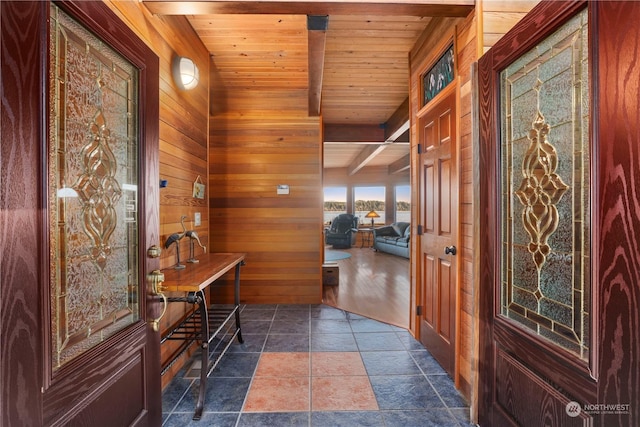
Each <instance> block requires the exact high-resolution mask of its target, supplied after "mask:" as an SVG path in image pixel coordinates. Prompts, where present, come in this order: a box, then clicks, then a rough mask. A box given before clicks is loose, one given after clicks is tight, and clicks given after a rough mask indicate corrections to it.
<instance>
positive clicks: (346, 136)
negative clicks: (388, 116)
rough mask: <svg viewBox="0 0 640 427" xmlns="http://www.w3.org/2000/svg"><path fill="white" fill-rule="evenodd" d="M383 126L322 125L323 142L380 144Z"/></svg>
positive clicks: (382, 140) (382, 139)
mask: <svg viewBox="0 0 640 427" xmlns="http://www.w3.org/2000/svg"><path fill="white" fill-rule="evenodd" d="M384 141H385V138H384V128H382V127H381V126H379V125H343V124H328V123H325V125H324V143H325V144H382V143H383V142H384Z"/></svg>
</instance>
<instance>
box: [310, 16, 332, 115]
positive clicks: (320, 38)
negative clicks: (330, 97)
mask: <svg viewBox="0 0 640 427" xmlns="http://www.w3.org/2000/svg"><path fill="white" fill-rule="evenodd" d="M328 25H329V17H328V16H326V15H322V16H318V15H307V34H308V42H307V43H308V46H309V48H308V50H309V60H308V61H309V116H310V117H317V116H319V115H320V105H321V102H322V75H323V73H324V52H325V40H326V38H327V27H328Z"/></svg>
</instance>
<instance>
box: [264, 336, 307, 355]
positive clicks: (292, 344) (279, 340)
mask: <svg viewBox="0 0 640 427" xmlns="http://www.w3.org/2000/svg"><path fill="white" fill-rule="evenodd" d="M264 351H268V352H283V351H284V352H298V351H309V335H303V334H274V335H269V336H268V337H267V342H266V344H265V345H264Z"/></svg>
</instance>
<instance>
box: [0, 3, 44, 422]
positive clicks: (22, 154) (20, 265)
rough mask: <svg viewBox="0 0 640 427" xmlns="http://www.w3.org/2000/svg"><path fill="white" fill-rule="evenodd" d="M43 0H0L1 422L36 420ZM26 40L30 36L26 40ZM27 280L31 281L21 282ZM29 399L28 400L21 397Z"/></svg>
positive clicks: (39, 419)
mask: <svg viewBox="0 0 640 427" xmlns="http://www.w3.org/2000/svg"><path fill="white" fill-rule="evenodd" d="M47 8H48V5H47V4H46V3H41V2H32V3H26V2H1V3H0V18H1V26H0V31H1V37H0V49H1V55H0V65H1V71H0V72H1V73H2V80H1V81H0V85H1V88H2V90H1V94H2V95H1V96H2V99H1V103H0V109H1V112H2V126H1V128H0V131H1V136H2V137H1V139H2V143H1V144H0V228H1V232H0V251H1V253H2V257H1V258H0V283H1V286H0V295H1V299H0V337H2V345H0V359H1V360H2V367H1V368H0V390H1V391H0V425H2V426H12V425H42V394H41V392H40V387H41V384H42V376H43V366H42V360H41V353H42V346H41V341H42V338H43V337H42V336H41V335H40V334H38V333H37V332H36V331H42V322H43V320H42V317H41V315H40V312H39V310H40V308H39V304H40V301H39V289H38V286H37V283H38V278H39V275H40V272H39V268H40V267H39V266H40V265H41V261H42V257H43V256H44V255H45V254H44V253H43V252H42V251H41V250H40V247H39V242H41V241H42V239H43V236H42V230H41V220H42V218H41V216H40V209H41V207H42V201H41V200H40V191H42V186H41V173H40V163H39V161H38V159H39V156H40V144H39V142H40V141H42V137H43V132H44V129H43V128H42V123H41V111H40V104H39V102H38V100H39V99H40V98H41V86H40V85H41V82H43V81H45V77H44V75H43V69H42V68H40V67H35V66H34V64H38V63H40V61H41V59H40V55H41V52H44V51H46V47H45V46H42V42H46V41H45V40H42V38H41V37H40V31H41V25H42V24H43V22H44V20H45V19H46V18H45V17H46V16H48V9H47ZM27 41H28V42H27ZM28 284H32V285H31V286H26V285H28ZM26 402H29V405H26V404H25V403H26Z"/></svg>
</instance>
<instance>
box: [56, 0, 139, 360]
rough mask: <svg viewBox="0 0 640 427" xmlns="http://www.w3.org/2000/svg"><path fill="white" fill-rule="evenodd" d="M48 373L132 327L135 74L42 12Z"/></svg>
mask: <svg viewBox="0 0 640 427" xmlns="http://www.w3.org/2000/svg"><path fill="white" fill-rule="evenodd" d="M50 34H51V40H50V54H51V55H50V129H51V132H50V141H49V204H50V206H49V212H50V218H49V220H50V224H51V228H50V233H51V235H50V241H51V253H50V259H51V266H50V274H51V277H50V283H51V290H50V295H51V349H52V361H53V362H52V368H53V369H54V370H56V369H58V368H60V367H61V366H63V365H65V364H66V363H68V362H69V361H71V360H73V359H74V358H75V357H77V356H78V355H80V354H82V353H83V352H85V351H87V350H88V349H90V348H92V347H94V346H95V345H97V344H98V343H100V342H102V341H104V340H105V339H106V338H108V337H109V336H112V335H113V334H115V333H116V332H118V331H120V330H122V329H123V328H126V327H127V326H128V325H131V324H132V323H134V322H136V321H137V320H138V319H139V318H140V301H139V298H140V292H139V283H138V282H139V279H138V244H139V243H138V206H137V189H138V183H137V179H138V139H137V138H138V116H137V109H138V102H137V96H138V70H137V68H135V67H134V66H133V65H132V64H131V63H129V62H128V61H127V60H126V59H124V58H123V57H121V56H120V55H119V54H118V53H117V52H115V51H114V50H113V49H112V48H110V47H109V46H107V45H105V44H104V43H102V42H101V41H100V40H99V39H98V38H97V37H95V36H94V35H93V34H92V33H90V32H89V31H87V30H86V29H85V28H84V27H82V26H80V25H79V24H77V23H76V22H75V21H74V20H73V19H71V18H70V17H69V16H67V15H66V14H65V13H63V12H62V11H61V10H60V9H58V8H57V7H56V6H54V5H52V6H51V33H50Z"/></svg>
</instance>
